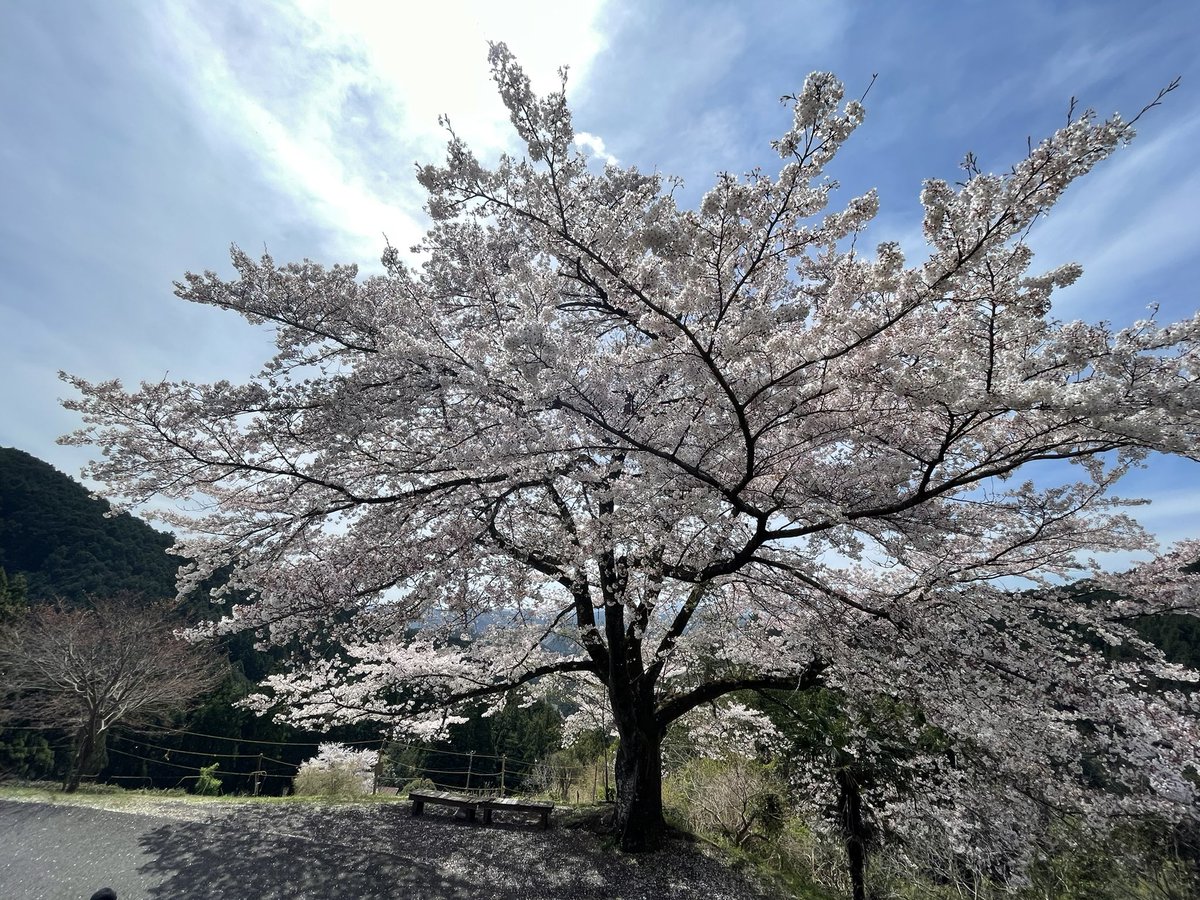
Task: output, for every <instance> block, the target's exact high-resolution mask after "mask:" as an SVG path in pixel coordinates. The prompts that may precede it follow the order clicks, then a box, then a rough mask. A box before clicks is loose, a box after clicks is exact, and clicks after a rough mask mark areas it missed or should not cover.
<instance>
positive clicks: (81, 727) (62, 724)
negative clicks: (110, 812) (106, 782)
mask: <svg viewBox="0 0 1200 900" xmlns="http://www.w3.org/2000/svg"><path fill="white" fill-rule="evenodd" d="M175 626H176V623H174V622H172V621H171V620H170V618H169V617H168V609H167V608H165V607H163V606H160V605H151V606H147V605H145V604H144V603H138V602H137V601H136V600H135V599H134V598H132V597H129V596H118V597H114V598H104V599H93V600H92V601H91V604H90V608H85V609H75V608H70V607H67V606H64V605H62V604H57V605H54V606H39V607H36V608H34V609H32V610H30V612H29V613H28V615H26V616H25V617H24V618H22V619H20V620H18V621H16V622H13V623H10V624H9V625H8V626H7V627H5V628H4V629H3V630H0V680H3V682H4V683H5V684H6V685H7V686H8V690H9V691H11V692H12V695H13V697H14V700H13V706H12V711H13V712H14V713H16V714H19V715H21V716H22V717H24V718H27V719H28V720H30V721H32V722H36V723H38V724H39V725H42V726H47V727H57V728H63V729H67V730H70V731H73V732H74V733H75V736H76V748H75V753H74V756H73V758H72V761H71V766H70V770H69V771H68V773H67V777H66V781H65V787H66V789H67V790H68V791H74V790H76V789H77V788H78V787H79V781H80V778H81V777H82V775H83V774H84V773H85V772H87V770H88V766H89V764H91V763H92V762H93V761H94V760H95V759H96V758H97V756H98V755H99V752H100V751H101V749H102V748H103V746H104V741H105V739H106V738H107V735H108V732H109V730H110V729H111V728H113V726H115V725H119V724H120V725H137V724H145V723H147V722H152V721H156V720H158V719H161V718H162V717H163V716H166V715H168V714H170V713H172V712H174V711H176V710H179V709H181V708H183V707H185V706H187V704H188V703H189V702H190V701H191V700H193V699H194V698H195V697H197V696H199V695H200V694H202V693H204V692H205V691H207V690H208V689H210V688H211V687H212V686H213V685H214V683H215V682H216V681H217V680H218V679H219V677H220V669H219V666H218V665H217V660H216V658H215V657H214V656H213V655H212V654H211V653H208V652H206V651H205V650H204V649H203V648H201V647H197V646H195V645H192V644H189V643H187V642H186V641H184V640H182V639H180V638H178V637H177V636H176V635H175V634H174V633H173V631H174V628H175Z"/></svg>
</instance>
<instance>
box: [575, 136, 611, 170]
mask: <svg viewBox="0 0 1200 900" xmlns="http://www.w3.org/2000/svg"><path fill="white" fill-rule="evenodd" d="M575 144H576V145H577V146H578V147H580V148H581V149H582V150H584V151H585V152H587V153H588V154H590V155H591V156H596V157H599V158H600V159H602V160H604V161H605V162H606V163H608V164H609V165H610V166H615V165H617V164H618V163H619V162H620V160H618V159H617V158H616V157H615V156H613V155H612V154H611V153H609V152H608V150H607V149H606V148H605V146H604V139H603V138H601V137H600V136H599V135H595V134H589V133H588V132H586V131H580V132H578V133H577V134H576V135H575Z"/></svg>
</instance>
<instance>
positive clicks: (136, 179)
mask: <svg viewBox="0 0 1200 900" xmlns="http://www.w3.org/2000/svg"><path fill="white" fill-rule="evenodd" d="M419 9H420V7H418V6H417V4H415V3H399V2H395V3H390V4H384V3H376V4H365V3H354V2H349V0H341V2H336V0H330V2H316V0H311V2H310V0H304V2H301V0H297V2H294V3H283V2H255V3H241V2H225V0H205V2H195V3H188V2H163V3H144V2H132V0H127V2H120V0H113V2H106V3H84V2H69V0H56V2H52V3H51V2H46V3H24V4H22V3H6V4H2V5H0V116H2V121H3V128H0V209H2V210H3V212H4V214H3V216H0V337H2V339H3V343H2V350H0V446H16V447H20V448H21V449H24V450H27V451H29V452H30V453H33V454H35V455H37V456H40V457H42V458H43V459H46V460H48V461H50V462H52V463H54V464H55V465H56V466H58V467H59V468H60V469H62V470H64V471H66V472H68V473H70V474H73V475H74V474H77V472H78V470H79V468H80V467H81V465H82V464H83V463H84V462H85V461H86V458H87V453H88V451H86V450H80V449H76V448H64V447H58V446H56V444H55V443H54V441H55V438H56V437H57V436H59V435H60V434H62V433H64V432H66V431H69V430H71V429H72V428H73V427H75V425H76V424H77V423H76V422H75V421H74V419H73V417H72V415H70V414H68V413H66V412H65V411H63V410H62V409H61V408H59V406H58V403H57V400H58V398H59V397H60V396H62V394H63V392H64V388H63V386H62V385H61V384H60V383H59V382H58V381H57V379H56V377H55V373H56V372H57V370H59V369H65V370H67V371H70V372H72V373H76V374H79V375H83V376H85V377H88V378H92V379H101V378H110V377H120V378H123V379H125V380H126V381H137V380H139V379H158V378H161V377H163V376H164V375H169V376H171V377H187V378H194V379H216V378H221V377H228V378H231V379H238V378H242V377H245V376H246V375H249V374H250V373H252V372H253V371H254V370H255V369H256V368H257V364H258V363H259V362H260V361H261V359H262V358H263V355H264V347H265V344H266V335H264V334H262V333H256V332H254V331H253V330H251V329H249V328H247V327H246V326H245V325H244V324H243V323H242V321H241V320H240V319H238V318H237V317H235V316H233V315H230V314H224V313H221V312H219V311H216V310H211V309H207V308H198V307H192V306H189V305H188V304H185V303H183V302H182V301H179V300H177V299H176V298H174V297H173V295H172V282H173V281H174V280H176V279H178V278H179V277H180V276H182V274H183V273H184V272H185V271H188V270H197V271H198V270H203V269H215V270H217V271H227V270H228V263H227V259H228V253H227V250H228V246H229V244H230V243H233V242H236V243H238V244H240V245H241V246H243V247H244V248H246V249H247V250H249V251H251V252H257V251H258V250H260V249H262V248H266V249H268V250H269V251H270V252H271V253H272V254H273V255H274V256H275V257H276V259H279V260H290V259H299V258H302V257H308V258H312V259H315V260H319V261H322V262H328V263H332V262H358V263H359V264H360V265H362V266H363V267H364V269H367V270H372V269H377V268H378V258H379V253H380V250H381V249H382V246H383V242H384V239H383V235H384V234H386V235H387V236H388V238H389V239H390V240H391V242H392V243H393V244H396V245H397V246H401V247H403V246H407V245H408V244H410V243H412V241H413V240H414V239H415V238H416V237H417V235H419V234H420V232H421V231H422V230H423V227H424V219H423V215H422V213H421V204H422V195H421V193H420V191H419V189H418V187H417V185H416V183H415V180H414V179H413V163H414V162H416V161H433V160H436V159H438V157H439V153H440V150H441V147H442V146H443V144H444V135H443V133H442V132H441V131H440V130H439V128H438V125H437V117H438V115H439V114H440V113H445V114H447V115H448V116H449V117H450V119H451V121H452V122H453V124H454V126H455V128H456V130H457V131H459V132H460V133H461V134H463V135H464V136H465V137H467V139H468V140H469V141H470V142H471V143H472V144H473V145H475V146H476V148H477V149H478V150H479V151H480V153H481V155H482V156H483V157H484V158H489V157H494V156H495V154H497V153H498V152H500V151H501V150H503V149H515V148H514V145H513V144H512V142H511V136H510V134H509V131H508V128H507V121H506V116H505V114H504V111H503V109H502V107H501V106H500V103H499V101H498V100H497V99H496V98H495V95H494V93H493V91H492V89H491V85H490V82H489V81H488V79H487V65H486V41H487V40H489V39H491V40H504V41H507V42H508V43H509V45H510V46H511V47H512V48H513V49H514V51H515V52H516V53H517V54H518V56H519V58H520V59H521V60H522V62H523V64H524V65H525V66H526V68H527V69H528V70H529V71H530V72H531V74H532V76H533V78H534V82H535V86H538V85H540V86H542V87H544V88H546V87H550V86H552V85H553V83H554V72H555V70H556V68H557V67H558V66H559V65H561V64H564V63H565V64H568V65H570V67H571V82H570V87H569V95H570V97H571V98H572V102H573V106H574V108H575V123H576V127H577V129H578V130H580V131H581V132H586V133H587V134H589V135H591V136H593V137H594V138H595V139H597V143H596V145H595V146H597V147H598V146H599V145H600V142H602V145H603V148H604V152H605V153H608V154H611V155H613V156H615V157H616V158H617V159H618V160H619V161H620V162H621V163H623V164H637V165H638V166H640V167H642V168H644V169H652V168H657V169H659V170H660V171H663V172H666V173H671V174H678V175H681V176H683V178H684V179H685V183H686V190H685V193H684V198H685V199H687V200H694V199H697V198H698V197H699V196H700V195H701V194H702V193H703V192H704V191H705V190H706V189H707V187H708V186H709V185H710V184H711V181H712V177H713V174H714V173H715V172H717V171H721V170H731V171H737V172H741V171H745V170H747V169H749V168H751V167H753V166H755V165H763V166H764V167H770V166H772V165H773V163H774V157H773V154H772V152H771V150H770V148H769V146H768V142H769V141H770V140H771V138H773V137H776V136H777V135H778V134H779V133H781V132H782V131H783V130H784V129H785V128H786V126H787V123H788V120H789V117H788V115H787V113H786V111H785V110H783V109H781V108H780V106H779V104H778V98H779V96H780V95H782V94H785V93H788V92H791V91H795V90H798V89H799V87H800V85H801V84H802V83H803V80H804V77H805V75H806V74H807V73H808V72H810V71H812V70H814V69H828V70H832V71H834V72H836V73H837V74H838V75H839V76H840V77H841V78H842V79H843V80H845V81H846V83H847V86H848V91H849V92H850V93H853V94H858V93H861V91H862V90H863V89H865V88H866V86H867V85H868V83H869V82H870V80H871V76H872V74H873V73H878V80H877V81H876V83H875V85H874V86H873V87H872V88H871V92H870V95H869V97H868V103H867V106H868V116H867V121H866V124H865V125H864V126H863V128H861V129H860V130H859V132H858V133H857V134H856V135H855V136H854V138H853V139H852V141H851V143H850V144H849V145H848V146H847V148H846V150H845V152H844V153H843V155H842V156H841V157H840V158H839V160H838V161H837V162H836V163H835V165H834V167H833V174H834V175H835V177H837V178H838V179H839V180H840V181H841V182H842V184H843V186H844V190H843V191H842V193H841V196H843V197H850V196H853V195H854V193H857V192H860V191H861V190H863V189H865V188H866V187H869V186H872V185H874V186H877V187H878V188H879V191H880V200H881V207H882V211H881V215H880V217H879V219H878V220H877V222H876V227H875V229H874V234H873V236H874V237H875V238H877V239H878V240H882V239H884V238H896V239H899V240H901V241H902V242H903V243H904V244H905V245H906V247H907V248H908V249H909V250H915V249H916V247H917V242H918V241H919V223H920V210H919V206H918V203H917V197H918V193H919V190H920V185H921V180H922V179H923V178H927V177H934V176H937V177H946V178H950V179H953V178H954V177H955V176H956V174H957V171H958V170H957V168H956V167H957V164H958V162H959V161H960V160H961V159H962V157H963V155H964V153H965V152H966V151H968V150H971V151H974V152H975V154H976V155H977V156H978V157H979V159H980V161H981V164H982V166H983V168H984V169H985V170H999V169H1005V168H1007V167H1008V166H1009V165H1010V164H1011V163H1012V162H1014V161H1016V159H1018V158H1019V157H1020V156H1021V155H1022V153H1023V152H1024V149H1025V146H1026V137H1027V136H1032V137H1033V139H1034V140H1035V141H1036V140H1037V139H1038V138H1040V137H1041V136H1043V135H1045V134H1047V133H1049V132H1050V131H1051V130H1053V129H1054V128H1055V127H1056V126H1057V125H1058V124H1060V123H1061V122H1062V121H1063V120H1064V117H1065V114H1066V110H1067V105H1068V102H1069V100H1070V98H1071V97H1072V96H1075V97H1077V98H1078V99H1079V102H1080V104H1081V105H1082V106H1090V107H1094V108H1096V109H1097V110H1098V111H1099V112H1101V113H1102V114H1107V113H1110V112H1112V111H1114V110H1120V111H1121V112H1123V113H1125V114H1127V115H1132V114H1134V113H1136V112H1137V110H1138V109H1140V108H1141V106H1142V105H1143V104H1144V103H1146V102H1147V101H1149V100H1150V99H1152V98H1153V97H1154V95H1155V93H1156V92H1157V90H1158V89H1159V88H1160V87H1162V86H1163V85H1165V84H1166V83H1168V82H1169V81H1170V80H1171V79H1172V78H1173V77H1174V76H1176V75H1181V76H1182V77H1183V83H1182V86H1181V88H1180V89H1179V90H1178V91H1177V92H1175V93H1174V94H1173V95H1172V96H1171V97H1170V98H1169V99H1168V102H1167V103H1166V104H1165V105H1164V106H1163V107H1162V108H1160V109H1157V110H1154V111H1152V113H1150V114H1149V115H1148V116H1147V118H1146V119H1145V120H1144V121H1143V124H1142V125H1141V127H1140V128H1139V131H1140V135H1139V137H1138V139H1137V140H1136V141H1135V142H1134V144H1133V145H1132V146H1131V147H1129V148H1127V149H1126V150H1124V151H1123V152H1121V153H1120V154H1119V155H1118V156H1117V157H1116V158H1115V159H1113V160H1111V161H1109V162H1108V163H1106V164H1105V165H1104V166H1102V167H1101V168H1100V169H1099V170H1098V171H1096V172H1095V173H1093V174H1092V175H1091V176H1089V178H1088V179H1087V180H1086V181H1085V182H1084V183H1081V184H1079V185H1077V186H1076V187H1075V188H1074V189H1073V191H1072V192H1071V193H1069V194H1068V196H1067V198H1066V199H1065V201H1064V202H1063V203H1062V204H1061V205H1060V207H1059V208H1058V209H1056V210H1055V212H1054V214H1053V215H1052V216H1051V217H1049V218H1048V219H1047V220H1046V221H1044V222H1042V223H1039V226H1038V227H1037V228H1036V229H1035V231H1034V233H1033V235H1032V243H1033V245H1034V247H1035V249H1036V250H1037V251H1038V254H1039V256H1038V259H1039V262H1040V263H1041V264H1042V265H1044V267H1046V268H1049V267H1052V266H1054V265H1057V264H1059V263H1061V262H1064V261H1067V260H1071V259H1074V260H1077V261H1079V262H1081V263H1082V264H1083V266H1084V273H1085V274H1084V277H1083V279H1082V280H1081V281H1080V282H1079V283H1078V284H1077V285H1075V286H1073V287H1072V288H1070V289H1068V290H1067V291H1066V292H1064V293H1063V295H1062V297H1061V299H1060V301H1059V302H1058V304H1057V306H1056V312H1057V314H1058V315H1059V316H1061V317H1063V318H1084V319H1107V320H1110V321H1113V322H1116V323H1117V324H1123V323H1125V322H1127V321H1130V320H1133V319H1136V318H1140V317H1142V316H1143V315H1144V314H1145V310H1146V307H1147V305H1148V304H1150V303H1157V304H1159V305H1160V308H1161V316H1162V318H1164V319H1174V318H1179V317H1181V316H1184V315H1188V314H1190V313H1192V312H1193V311H1195V310H1196V309H1197V308H1198V307H1200V290H1197V287H1196V281H1195V271H1194V265H1195V263H1196V261H1197V259H1198V257H1200V254H1198V253H1197V250H1198V248H1200V215H1198V214H1197V208H1198V207H1200V168H1197V167H1196V165H1195V158H1196V153H1197V147H1200V5H1197V4H1195V3H1191V2H1182V0H1180V2H1136V3H1134V2H1128V0H1118V2H1101V0H1091V2H1073V3H1072V2H1057V3H1051V2H1045V0H1043V2H1014V3H1000V2H970V0H966V2H957V3H935V2H909V3H883V2H872V3H868V2H861V3H851V2H848V0H847V2H835V0H829V2H824V0H819V2H791V3H786V2H776V3H757V2H738V3H732V2H730V3H700V2H662V3H656V2H646V0H642V2H626V0H620V2H606V0H580V2H573V3H570V4H558V3H507V2H506V3H496V2H479V3H466V2H453V0H445V2H439V3H436V4H429V5H428V8H427V9H425V10H424V11H418V10H419ZM564 10H569V12H564ZM1122 493H1124V494H1127V495H1131V496H1145V497H1151V498H1153V499H1154V501H1155V502H1154V504H1153V505H1152V506H1150V507H1143V508H1141V509H1140V510H1139V512H1138V515H1139V517H1140V518H1142V519H1143V521H1144V522H1146V524H1147V525H1148V526H1149V527H1150V528H1151V529H1152V530H1154V531H1155V532H1157V533H1158V534H1159V535H1160V536H1161V537H1162V538H1164V539H1167V540H1173V539H1176V538H1180V537H1185V536H1192V537H1194V536H1200V522H1198V521H1197V516H1196V510H1197V508H1198V506H1200V465H1198V464H1195V463H1190V462H1187V461H1183V460H1168V459H1165V458H1156V459H1154V460H1153V461H1152V465H1151V466H1150V467H1149V468H1148V469H1147V470H1144V471H1141V472H1137V473H1135V474H1134V475H1132V476H1130V478H1129V479H1128V480H1127V481H1126V483H1125V485H1124V488H1123V490H1122Z"/></svg>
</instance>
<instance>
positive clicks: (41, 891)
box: [0, 801, 768, 900]
mask: <svg viewBox="0 0 1200 900" xmlns="http://www.w3.org/2000/svg"><path fill="white" fill-rule="evenodd" d="M406 806H407V805H406V804H394V805H392V804H389V805H386V806H347V807H328V806H319V805H315V804H314V805H312V806H307V805H303V806H301V805H287V806H252V805H248V804H242V805H222V806H214V807H208V808H205V807H201V808H200V810H199V811H197V809H196V808H195V807H192V808H190V809H188V808H187V805H186V804H182V805H180V806H179V808H178V809H176V810H173V811H172V810H158V811H155V814H144V813H133V812H114V811H110V810H104V809H94V808H89V807H84V806H75V805H51V804H45V803H32V802H12V801H0V897H3V898H20V900H88V898H90V897H91V895H92V893H93V892H94V891H96V890H98V889H99V888H101V887H112V888H113V889H114V890H116V892H117V897H118V898H119V900H137V898H148V900H167V898H170V900H184V898H187V900H191V898H208V900H259V898H261V900H276V898H278V900H284V898H287V900H299V898H314V900H315V898H326V897H345V898H359V900H376V898H378V900H383V898H454V900H457V898H463V900H466V898H472V900H484V898H496V900H531V898H547V900H548V898H572V900H574V898H580V900H592V898H595V900H617V898H621V900H643V898H645V900H658V898H679V900H683V898H692V897H705V898H706V900H765V898H766V897H767V896H768V895H765V894H762V893H760V892H759V891H758V890H757V889H755V888H753V887H752V886H751V885H749V884H747V883H746V882H745V881H744V880H743V879H742V878H741V877H739V876H738V875H737V874H736V873H733V872H730V871H729V870H727V869H725V868H724V867H722V866H721V865H720V864H719V863H717V862H716V861H714V860H712V859H709V858H707V857H705V856H703V855H701V854H699V853H697V852H695V851H694V850H693V849H691V848H688V847H683V846H680V847H676V848H674V849H672V850H668V851H664V852H660V853H656V854H652V855H650V856H646V857H628V856H623V855H621V854H616V853H612V852H605V851H604V850H602V849H601V846H600V841H599V839H598V838H597V837H596V836H595V835H592V834H590V833H587V832H585V831H579V830H570V829H561V828H551V830H550V831H548V832H541V831H538V830H533V829H530V828H529V827H527V826H523V825H507V826H506V825H501V826H500V827H498V828H483V827H482V826H479V825H475V824H468V823H466V822H463V821H460V820H457V819H455V818H453V817H452V816H451V815H449V814H446V815H439V814H432V815H430V814H428V813H427V814H426V815H424V816H422V817H421V818H419V819H413V818H410V817H409V815H408V811H407V808H406ZM181 815H182V816H186V817H188V818H179V817H178V816H181Z"/></svg>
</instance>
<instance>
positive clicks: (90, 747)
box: [63, 728, 108, 794]
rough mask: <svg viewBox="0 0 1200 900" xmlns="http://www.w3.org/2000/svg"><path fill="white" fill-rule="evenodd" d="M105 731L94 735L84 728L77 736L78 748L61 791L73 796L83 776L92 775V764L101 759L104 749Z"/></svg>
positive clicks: (89, 729)
mask: <svg viewBox="0 0 1200 900" xmlns="http://www.w3.org/2000/svg"><path fill="white" fill-rule="evenodd" d="M107 734H108V732H107V731H102V732H99V733H95V732H93V731H92V729H91V728H84V729H82V730H81V731H80V734H79V739H78V740H79V747H78V749H77V750H76V751H75V757H74V759H72V761H71V770H70V771H69V772H68V773H67V780H66V781H65V782H64V783H63V790H64V791H66V793H68V794H73V793H75V791H77V790H79V782H80V780H81V779H82V778H83V776H84V775H90V774H93V764H94V763H95V762H96V761H97V760H98V759H99V757H101V756H102V755H103V753H104V749H105V737H106V736H107Z"/></svg>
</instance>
